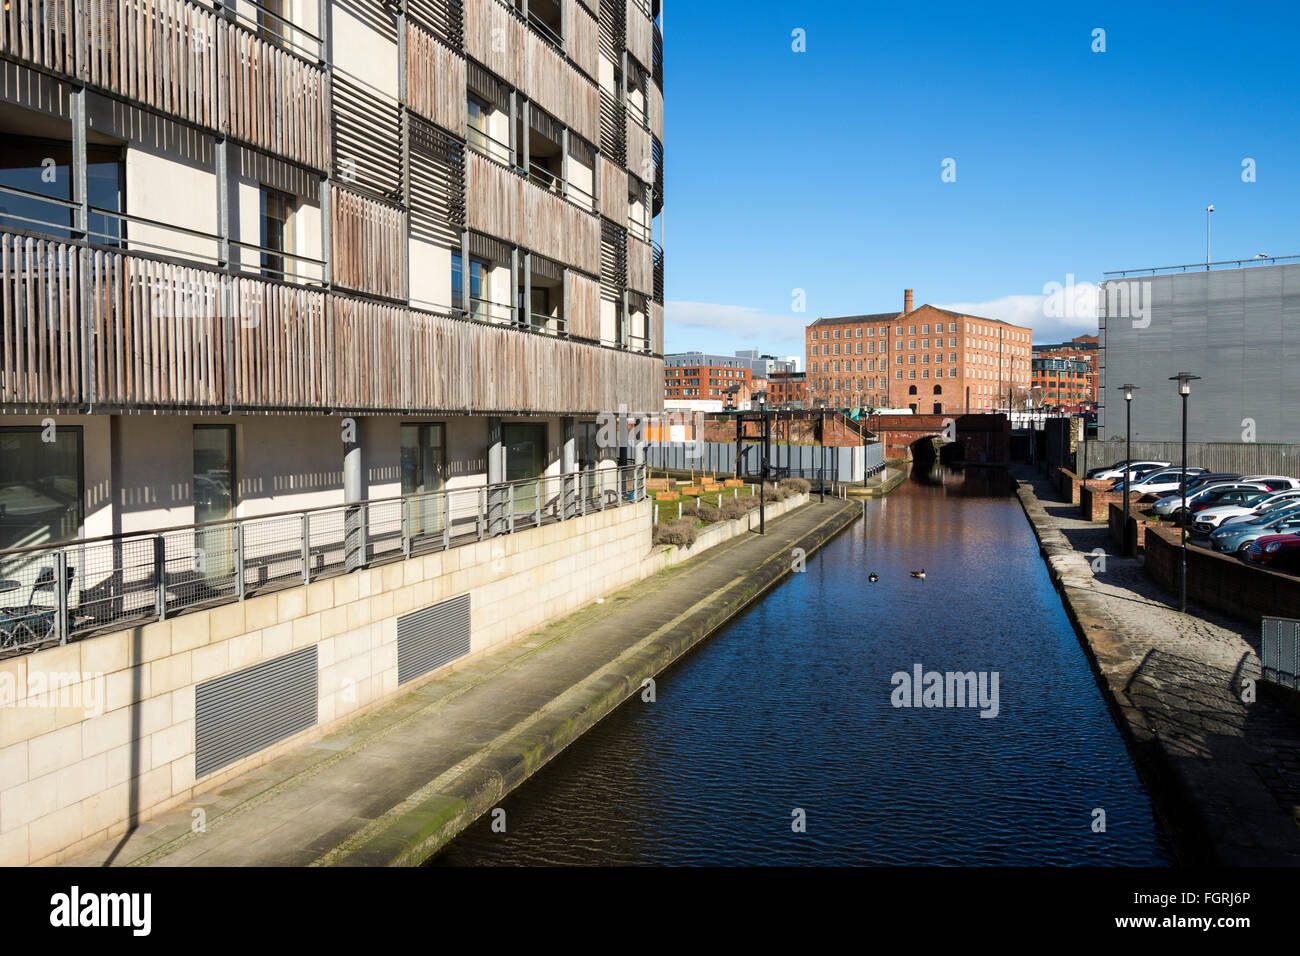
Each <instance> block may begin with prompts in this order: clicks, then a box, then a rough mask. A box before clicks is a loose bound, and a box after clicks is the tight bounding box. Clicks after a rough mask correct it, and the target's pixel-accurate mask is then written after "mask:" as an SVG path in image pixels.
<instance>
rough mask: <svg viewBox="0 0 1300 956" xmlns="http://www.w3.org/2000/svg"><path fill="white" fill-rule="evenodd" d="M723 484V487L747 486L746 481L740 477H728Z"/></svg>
mask: <svg viewBox="0 0 1300 956" xmlns="http://www.w3.org/2000/svg"><path fill="white" fill-rule="evenodd" d="M722 484H723V487H726V488H744V487H745V483H744V482H743V481H742V480H741V479H739V478H728V479H727V480H726V481H724V482H723V483H722Z"/></svg>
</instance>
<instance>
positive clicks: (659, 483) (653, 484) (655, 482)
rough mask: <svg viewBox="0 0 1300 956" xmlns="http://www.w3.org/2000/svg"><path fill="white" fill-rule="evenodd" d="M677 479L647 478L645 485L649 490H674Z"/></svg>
mask: <svg viewBox="0 0 1300 956" xmlns="http://www.w3.org/2000/svg"><path fill="white" fill-rule="evenodd" d="M676 484H677V482H676V480H674V479H672V478H647V479H646V480H645V486H646V490H647V491H672V489H673V486H674V485H676Z"/></svg>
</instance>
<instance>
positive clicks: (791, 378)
mask: <svg viewBox="0 0 1300 956" xmlns="http://www.w3.org/2000/svg"><path fill="white" fill-rule="evenodd" d="M806 384H807V376H806V375H805V374H804V373H803V372H793V371H790V372H773V373H771V374H770V375H769V376H768V378H767V404H768V405H769V406H770V407H772V408H783V409H801V408H807V407H808V406H807V395H806V393H805V386H806Z"/></svg>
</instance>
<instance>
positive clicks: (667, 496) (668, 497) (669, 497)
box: [655, 491, 682, 501]
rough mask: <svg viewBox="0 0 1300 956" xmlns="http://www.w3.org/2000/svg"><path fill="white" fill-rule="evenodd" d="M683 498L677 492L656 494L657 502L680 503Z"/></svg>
mask: <svg viewBox="0 0 1300 956" xmlns="http://www.w3.org/2000/svg"><path fill="white" fill-rule="evenodd" d="M681 497H682V496H681V495H679V494H678V493H677V492H675V491H660V492H657V493H656V494H655V501H679V500H681Z"/></svg>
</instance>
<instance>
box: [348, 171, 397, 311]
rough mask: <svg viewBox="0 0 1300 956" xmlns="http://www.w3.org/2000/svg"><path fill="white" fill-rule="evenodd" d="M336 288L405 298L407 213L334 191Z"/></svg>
mask: <svg viewBox="0 0 1300 956" xmlns="http://www.w3.org/2000/svg"><path fill="white" fill-rule="evenodd" d="M331 208H332V210H333V215H332V217H331V226H330V247H331V250H332V257H333V258H332V261H331V267H332V269H333V280H334V284H335V285H337V286H341V287H342V288H345V289H354V290H356V291H358V292H369V293H372V294H373V295H382V296H386V297H387V298H390V299H402V298H405V297H406V276H407V266H406V260H407V255H408V247H407V236H406V215H407V214H406V212H405V211H404V210H402V209H399V208H397V207H395V206H390V205H388V204H386V203H382V202H379V201H378V200H375V199H370V198H368V197H366V196H362V195H360V194H359V193H354V192H349V191H348V190H346V189H341V188H338V187H335V188H334V190H333V197H332V201H331Z"/></svg>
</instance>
